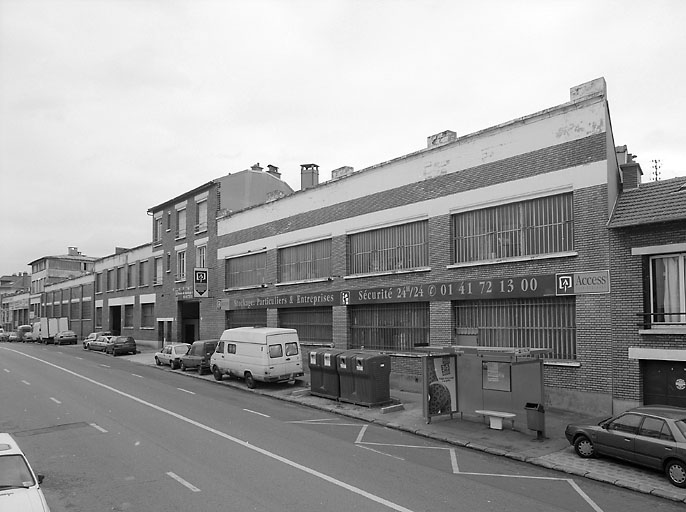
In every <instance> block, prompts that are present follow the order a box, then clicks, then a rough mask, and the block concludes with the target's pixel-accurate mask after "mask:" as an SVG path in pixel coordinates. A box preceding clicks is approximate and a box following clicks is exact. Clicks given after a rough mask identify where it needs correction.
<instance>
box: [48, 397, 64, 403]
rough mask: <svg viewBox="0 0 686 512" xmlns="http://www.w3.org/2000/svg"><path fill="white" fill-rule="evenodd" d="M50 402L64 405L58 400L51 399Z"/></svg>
mask: <svg viewBox="0 0 686 512" xmlns="http://www.w3.org/2000/svg"><path fill="white" fill-rule="evenodd" d="M50 400H52V401H53V402H55V403H56V404H61V403H62V402H60V401H59V400H58V399H57V398H53V397H50Z"/></svg>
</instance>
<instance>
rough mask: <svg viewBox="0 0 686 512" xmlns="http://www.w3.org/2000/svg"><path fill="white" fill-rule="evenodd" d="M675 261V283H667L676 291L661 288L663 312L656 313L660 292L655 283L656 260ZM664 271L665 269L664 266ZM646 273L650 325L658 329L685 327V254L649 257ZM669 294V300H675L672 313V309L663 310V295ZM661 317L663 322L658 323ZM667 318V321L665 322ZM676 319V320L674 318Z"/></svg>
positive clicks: (664, 287)
mask: <svg viewBox="0 0 686 512" xmlns="http://www.w3.org/2000/svg"><path fill="white" fill-rule="evenodd" d="M667 259H676V269H675V270H676V275H675V276H674V277H675V279H676V283H672V282H671V280H670V281H668V283H669V284H670V285H673V287H674V288H676V290H672V291H671V293H670V291H669V289H668V288H669V287H668V286H664V285H663V286H662V293H663V299H662V306H663V311H656V309H657V308H658V303H657V294H658V293H659V292H660V290H659V289H658V283H657V282H656V275H655V274H656V272H657V269H656V261H657V260H667ZM665 271H667V268H666V266H665ZM648 272H649V276H648V279H649V282H650V290H649V297H648V301H649V305H650V322H649V323H650V324H651V325H653V326H655V327H659V328H661V329H662V328H665V329H669V328H684V327H686V252H684V253H667V254H655V255H651V256H650V257H649V261H648ZM667 293H670V295H671V299H676V300H677V311H676V312H674V311H673V310H672V308H670V311H665V310H664V302H665V300H664V297H665V295H664V294H667ZM660 317H662V318H663V320H662V321H660V320H659V318H660ZM667 317H669V319H668V320H667ZM675 317H676V318H675Z"/></svg>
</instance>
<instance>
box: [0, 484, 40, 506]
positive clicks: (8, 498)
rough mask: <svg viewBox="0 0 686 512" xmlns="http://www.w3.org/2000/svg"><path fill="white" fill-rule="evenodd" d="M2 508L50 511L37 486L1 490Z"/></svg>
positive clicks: (0, 501)
mask: <svg viewBox="0 0 686 512" xmlns="http://www.w3.org/2000/svg"><path fill="white" fill-rule="evenodd" d="M0 510H11V511H12V512H50V508H49V507H48V504H47V503H46V502H45V498H43V493H42V492H41V491H40V490H39V489H38V488H37V487H33V488H29V489H23V488H20V489H2V490H0Z"/></svg>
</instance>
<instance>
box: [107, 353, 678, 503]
mask: <svg viewBox="0 0 686 512" xmlns="http://www.w3.org/2000/svg"><path fill="white" fill-rule="evenodd" d="M153 355H154V350H149V349H148V348H147V347H145V348H143V352H141V353H138V354H136V355H135V356H119V357H121V358H124V359H128V360H130V361H133V362H135V363H138V364H145V365H148V366H153V367H155V361H154V357H153ZM156 368H158V369H160V370H161V371H174V372H176V373H181V372H180V370H171V368H170V367H169V366H159V367H156ZM182 374H183V375H186V376H188V377H190V378H197V379H204V380H207V381H210V382H212V383H214V384H217V385H225V386H231V387H237V388H240V389H243V390H245V391H249V392H254V393H258V394H260V395H266V396H271V397H273V398H276V399H279V400H285V401H288V402H293V403H298V404H301V405H303V406H307V407H312V408H315V409H320V410H324V411H328V412H331V413H335V414H340V415H343V416H347V417H351V418H356V419H358V420H361V421H366V422H370V423H375V424H377V425H382V426H384V427H388V428H392V429H396V430H402V431H405V432H410V433H412V434H416V435H419V436H423V437H426V438H430V439H435V440H437V441H441V442H445V443H449V444H453V445H456V446H462V447H467V448H470V449H474V450H480V451H484V452H488V453H491V454H494V455H500V456H503V457H508V458H511V459H516V460H519V461H522V462H527V463H529V464H534V465H537V466H542V467H546V468H549V469H553V470H557V471H561V472H564V473H567V474H569V475H573V476H579V477H585V478H591V479H593V480H597V481H600V482H604V483H609V484H612V485H616V486H618V487H623V488H627V489H632V490H635V491H637V492H642V493H645V494H652V495H654V496H658V497H661V498H665V499H668V500H672V501H677V502H682V503H686V489H680V488H678V487H675V486H673V485H671V484H670V483H669V482H668V480H667V478H666V477H665V476H664V475H663V474H662V473H659V472H654V471H651V470H649V469H644V468H640V467H638V466H632V465H629V464H621V463H617V462H614V461H612V460H610V459H603V458H600V459H582V458H580V457H578V456H577V455H576V453H574V450H573V448H572V447H571V446H570V445H569V443H568V442H567V439H566V438H565V435H564V431H565V427H566V426H567V424H568V423H571V422H576V421H583V420H584V419H585V418H584V417H583V416H580V415H579V414H576V413H570V412H567V411H560V410H550V409H546V411H545V436H544V438H543V439H537V433H536V432H535V431H533V430H526V431H521V430H519V429H518V430H513V429H511V428H509V426H508V425H507V424H504V425H503V430H493V429H491V428H489V426H488V420H487V419H486V420H485V421H484V422H481V421H475V420H473V419H461V418H460V415H459V414H455V415H454V416H453V419H451V418H450V416H441V417H433V418H432V419H431V423H428V424H427V423H426V420H425V419H424V416H423V404H422V396H421V395H420V394H418V393H411V392H406V391H401V390H396V389H391V398H392V400H393V405H391V406H388V407H365V406H359V405H354V404H349V403H345V402H338V401H336V400H331V399H327V398H322V397H318V396H314V395H311V394H310V393H309V389H310V388H309V386H310V384H309V374H308V373H306V374H305V377H304V378H301V379H299V380H298V381H297V382H296V384H295V385H292V384H275V385H265V384H263V385H261V386H260V385H258V386H257V387H256V388H255V389H253V390H248V388H247V387H246V386H245V383H244V382H243V381H241V380H235V379H224V380H223V381H221V382H218V381H215V380H214V378H213V377H212V375H211V374H210V375H198V374H197V372H196V371H189V372H185V373H182ZM518 428H519V427H518Z"/></svg>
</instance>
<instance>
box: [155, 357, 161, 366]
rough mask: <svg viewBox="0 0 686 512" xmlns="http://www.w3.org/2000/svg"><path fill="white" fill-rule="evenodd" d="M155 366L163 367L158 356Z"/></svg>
mask: <svg viewBox="0 0 686 512" xmlns="http://www.w3.org/2000/svg"><path fill="white" fill-rule="evenodd" d="M155 364H156V365H157V366H162V363H161V362H160V360H159V359H158V358H157V356H155Z"/></svg>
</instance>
